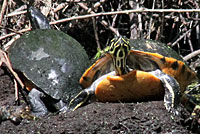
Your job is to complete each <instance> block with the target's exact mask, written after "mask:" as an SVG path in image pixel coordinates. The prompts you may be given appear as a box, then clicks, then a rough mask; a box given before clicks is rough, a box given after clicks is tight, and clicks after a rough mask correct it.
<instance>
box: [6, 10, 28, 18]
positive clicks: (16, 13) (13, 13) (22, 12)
mask: <svg viewBox="0 0 200 134" xmlns="http://www.w3.org/2000/svg"><path fill="white" fill-rule="evenodd" d="M25 13H27V11H18V12H16V11H14V12H12V13H9V14H8V15H7V17H12V16H16V15H21V14H25Z"/></svg>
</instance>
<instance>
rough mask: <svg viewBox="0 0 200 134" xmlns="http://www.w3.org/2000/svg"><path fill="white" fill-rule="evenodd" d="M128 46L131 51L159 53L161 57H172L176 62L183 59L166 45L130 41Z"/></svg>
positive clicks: (149, 41) (146, 41)
mask: <svg viewBox="0 0 200 134" xmlns="http://www.w3.org/2000/svg"><path fill="white" fill-rule="evenodd" d="M130 46H131V48H132V49H135V50H140V51H145V52H152V53H159V54H161V55H163V56H166V57H172V58H175V59H177V60H181V61H183V58H181V57H180V55H178V53H177V52H176V51H174V50H173V49H172V48H170V47H168V46H167V45H166V44H164V43H161V42H158V41H153V40H145V39H130Z"/></svg>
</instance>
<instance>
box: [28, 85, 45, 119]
mask: <svg viewBox="0 0 200 134" xmlns="http://www.w3.org/2000/svg"><path fill="white" fill-rule="evenodd" d="M43 95H44V94H43V93H42V92H40V91H38V90H37V89H35V88H33V89H32V90H31V91H30V93H29V94H28V97H29V100H30V105H31V111H32V115H34V116H36V117H39V116H44V115H47V113H48V110H47V108H46V106H45V104H44V102H43V101H42V100H41V97H42V96H43Z"/></svg>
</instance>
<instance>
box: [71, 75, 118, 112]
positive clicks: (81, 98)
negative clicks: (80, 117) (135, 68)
mask: <svg viewBox="0 0 200 134" xmlns="http://www.w3.org/2000/svg"><path fill="white" fill-rule="evenodd" d="M115 75H116V73H115V71H112V72H110V73H108V74H105V75H103V76H101V77H99V78H98V79H97V80H95V81H94V82H93V83H92V85H91V86H90V87H88V88H86V89H84V90H82V91H81V92H80V93H79V94H78V95H76V96H75V97H74V98H73V99H72V100H71V101H70V103H69V109H71V110H72V111H74V110H76V109H77V108H79V107H81V106H82V105H84V104H85V103H87V102H88V100H89V99H90V98H91V97H92V96H95V90H96V88H97V86H98V85H99V83H100V82H101V81H102V80H103V79H105V78H106V77H107V76H115Z"/></svg>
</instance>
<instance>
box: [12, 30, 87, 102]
mask: <svg viewBox="0 0 200 134" xmlns="http://www.w3.org/2000/svg"><path fill="white" fill-rule="evenodd" d="M8 54H9V58H10V60H11V63H12V65H13V68H14V69H15V70H16V71H17V72H19V71H20V72H22V73H23V74H24V75H25V76H26V77H27V79H28V80H29V81H31V82H32V83H34V84H35V86H36V87H38V88H39V89H40V90H42V91H44V93H46V94H48V95H50V96H51V97H52V98H54V99H63V98H66V99H67V98H68V99H69V97H70V96H73V95H75V94H76V93H78V92H79V91H80V90H81V88H80V87H79V78H80V77H81V75H82V73H83V72H84V71H85V69H86V68H87V67H88V64H89V59H88V56H87V54H86V52H85V50H84V49H83V47H82V46H81V45H80V44H79V43H78V42H77V41H76V40H75V39H73V38H72V37H70V36H69V35H67V34H65V33H63V32H60V31H57V30H51V29H43V30H41V29H39V30H35V31H31V32H29V33H28V34H26V35H23V36H21V38H20V39H18V40H17V41H15V42H14V44H13V45H12V46H11V47H10V49H9V52H8Z"/></svg>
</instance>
